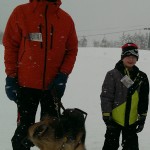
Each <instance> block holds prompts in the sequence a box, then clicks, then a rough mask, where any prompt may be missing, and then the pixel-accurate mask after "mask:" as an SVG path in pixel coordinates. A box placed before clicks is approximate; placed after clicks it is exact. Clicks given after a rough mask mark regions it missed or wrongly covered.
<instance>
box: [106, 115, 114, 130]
mask: <svg viewBox="0 0 150 150" xmlns="http://www.w3.org/2000/svg"><path fill="white" fill-rule="evenodd" d="M103 120H104V122H105V124H106V126H107V128H109V129H112V128H114V127H115V126H114V124H115V123H114V121H113V119H112V117H111V114H110V113H103Z"/></svg>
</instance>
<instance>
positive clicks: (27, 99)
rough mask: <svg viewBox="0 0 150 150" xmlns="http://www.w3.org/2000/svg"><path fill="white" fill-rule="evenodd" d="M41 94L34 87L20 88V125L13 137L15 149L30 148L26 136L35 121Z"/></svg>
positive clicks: (18, 103) (27, 149)
mask: <svg viewBox="0 0 150 150" xmlns="http://www.w3.org/2000/svg"><path fill="white" fill-rule="evenodd" d="M39 96H40V95H39V92H38V91H36V90H33V89H29V88H20V90H19V93H18V101H17V106H18V115H19V116H18V120H17V121H18V126H17V128H16V131H15V133H14V136H13V137H12V147H13V150H30V146H29V145H28V144H29V143H27V142H28V141H27V140H26V137H27V133H28V128H29V126H30V125H31V124H33V123H34V122H35V115H36V111H37V107H38V104H39V102H38V101H39ZM24 141H25V142H24ZM26 144H27V145H26ZM25 146H26V147H25Z"/></svg>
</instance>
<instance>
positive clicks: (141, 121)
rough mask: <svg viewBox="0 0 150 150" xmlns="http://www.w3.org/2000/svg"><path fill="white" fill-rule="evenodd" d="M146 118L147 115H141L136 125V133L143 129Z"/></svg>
mask: <svg viewBox="0 0 150 150" xmlns="http://www.w3.org/2000/svg"><path fill="white" fill-rule="evenodd" d="M145 120H146V115H139V117H138V121H137V127H136V133H139V132H141V131H142V130H143V128H144V124H145Z"/></svg>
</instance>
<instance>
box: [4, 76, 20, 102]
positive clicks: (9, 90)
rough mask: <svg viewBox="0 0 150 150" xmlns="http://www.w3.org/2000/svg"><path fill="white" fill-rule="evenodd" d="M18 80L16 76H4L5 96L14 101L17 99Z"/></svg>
mask: <svg viewBox="0 0 150 150" xmlns="http://www.w3.org/2000/svg"><path fill="white" fill-rule="evenodd" d="M18 87H19V86H18V82H17V79H16V78H13V77H8V76H7V77H6V85H5V91H6V95H7V97H8V98H9V99H10V100H12V101H14V102H16V100H17V91H18Z"/></svg>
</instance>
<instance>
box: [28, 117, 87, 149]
mask: <svg viewBox="0 0 150 150" xmlns="http://www.w3.org/2000/svg"><path fill="white" fill-rule="evenodd" d="M57 123H58V119H57V118H54V117H45V118H44V119H43V120H42V121H40V122H38V123H35V124H34V125H32V126H31V127H30V128H29V139H30V140H31V141H32V142H33V143H34V145H35V146H37V147H38V148H39V149H40V150H85V145H84V143H83V142H82V140H81V139H82V137H83V135H84V131H82V130H81V131H80V132H79V133H77V136H76V138H75V139H74V140H70V139H68V138H67V136H68V135H67V133H66V134H64V135H63V137H62V138H56V137H55V125H56V124H57ZM37 129H38V133H37Z"/></svg>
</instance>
